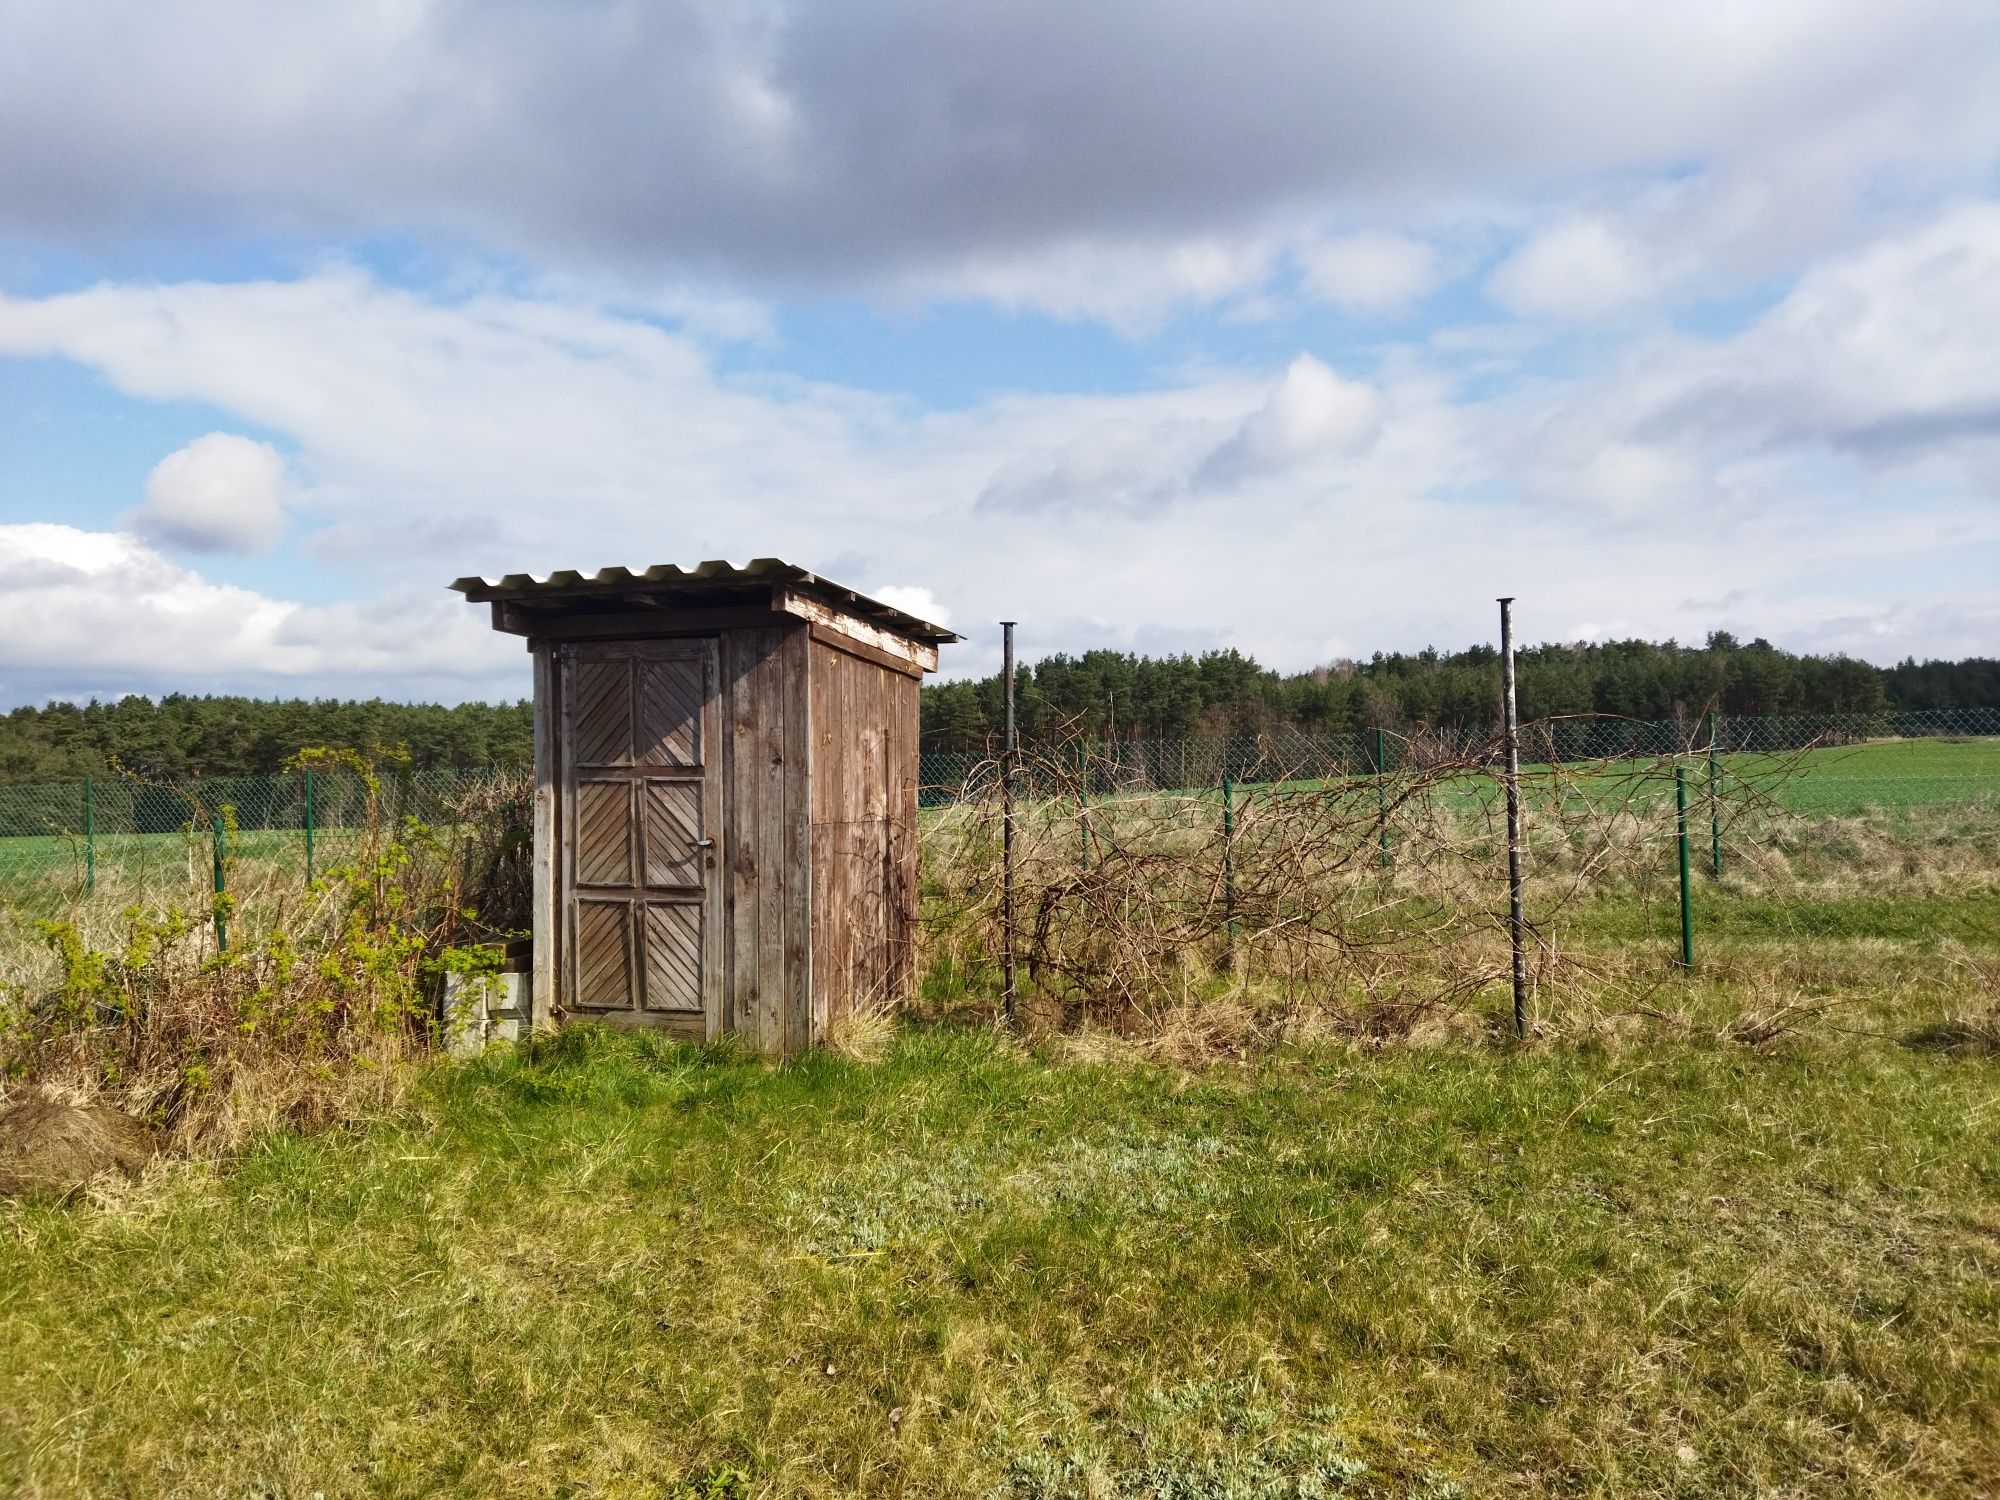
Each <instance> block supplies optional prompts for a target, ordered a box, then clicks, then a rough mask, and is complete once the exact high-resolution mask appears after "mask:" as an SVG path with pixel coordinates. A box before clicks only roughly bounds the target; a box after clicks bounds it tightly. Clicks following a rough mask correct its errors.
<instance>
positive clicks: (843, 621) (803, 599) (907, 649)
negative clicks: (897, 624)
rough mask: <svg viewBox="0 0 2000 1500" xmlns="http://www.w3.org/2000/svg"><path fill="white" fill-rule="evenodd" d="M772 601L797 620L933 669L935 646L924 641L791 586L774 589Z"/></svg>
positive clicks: (928, 669) (924, 667)
mask: <svg viewBox="0 0 2000 1500" xmlns="http://www.w3.org/2000/svg"><path fill="white" fill-rule="evenodd" d="M772 603H773V605H774V606H775V607H776V608H777V609H779V610H781V611H783V612H784V613H786V614H789V615H796V616H797V617H798V618H799V619H801V620H805V621H808V622H810V623H812V624H814V625H823V626H825V627H827V628H828V629H830V630H835V631H838V632H839V633H840V634H842V635H844V636H847V637H849V638H850V639H853V640H856V641H859V642H860V643H861V644H863V645H865V646H872V647H874V648H875V649H876V650H877V651H885V652H887V653H888V654H889V655H891V656H896V657H900V658H902V659H903V660H905V661H907V662H909V663H910V664H911V665H912V666H915V667H919V668H921V669H922V670H924V671H926V672H935V671H936V670H937V662H938V653H937V647H936V646H934V645H932V644H931V643H930V642H928V641H913V640H911V639H910V638H909V637H908V636H905V635H898V634H896V632H895V631H893V630H886V629H884V628H883V627H882V626H880V625H875V624H871V623H870V622H868V621H866V620H862V619H857V618H856V617H855V616H853V615H850V614H848V613H847V612H846V611H845V610H840V609H836V608H834V607H833V606H832V605H830V604H827V603H824V602H823V601H821V600H818V599H814V598H811V597H809V596H807V595H805V594H801V593H797V592H795V591H793V590H791V589H778V590H776V591H775V592H774V594H773V596H772Z"/></svg>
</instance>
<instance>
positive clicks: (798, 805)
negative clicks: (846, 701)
mask: <svg viewBox="0 0 2000 1500" xmlns="http://www.w3.org/2000/svg"><path fill="white" fill-rule="evenodd" d="M721 639H722V688H721V693H722V710H723V724H724V733H723V737H724V740H725V745H724V756H723V763H722V775H723V783H722V803H723V814H722V817H723V839H722V843H723V860H722V864H723V870H722V872H721V873H722V879H724V880H725V881H726V882H727V886H726V889H725V891H724V906H725V909H726V911H727V912H728V919H727V926H728V949H727V961H726V968H725V975H726V977H725V981H724V998H723V1018H722V1024H723V1026H724V1027H725V1028H726V1029H728V1030H732V1031H736V1032H740V1033H742V1034H743V1035H744V1036H745V1037H746V1038H748V1039H749V1040H751V1041H753V1042H754V1043H755V1044H756V1045H757V1046H758V1047H759V1048H761V1049H763V1050H764V1051H767V1052H772V1053H792V1052H797V1051H800V1050H801V1049H803V1048H805V1047H807V1046H809V1045H810V1044H811V1043H812V1041H813V1040H814V1034H815V1029H814V1026H813V994H812V987H811V977H812V976H811V969H810V960H811V926H812V889H813V881H812V871H811V864H810V861H811V856H812V832H811V828H810V825H809V823H808V818H809V816H810V801H809V794H810V790H811V788H810V786H809V784H808V781H807V764H808V761H809V758H810V757H809V755H808V753H807V740H806V736H807V727H808V724H809V719H808V698H807V683H806V679H807V650H808V646H809V644H810V643H809V639H808V636H807V632H806V628H805V626H804V625H803V624H800V625H795V626H774V627H771V628H768V629H764V628H759V629H749V630H725V631H723V632H722V637H721Z"/></svg>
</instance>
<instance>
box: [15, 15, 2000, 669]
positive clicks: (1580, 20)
mask: <svg viewBox="0 0 2000 1500" xmlns="http://www.w3.org/2000/svg"><path fill="white" fill-rule="evenodd" d="M1996 168H2000V11H1997V10H1996V9H1995V8H1994V7H1993V6H1991V5H1990V4H1986V3H1956V0H1912V3H1909V4H1905V5H1900V6H1896V7H1883V6H1879V5H1873V4H1859V3H1842V0H1822V3H1814V4H1805V3H1789V0H1771V3H1768V4H1763V5H1758V6H1752V7H1745V6H1740V5H1732V4H1712V5H1704V4H1693V5H1689V6H1682V7H1672V8H1663V7H1657V6H1650V7H1649V6H1641V5H1621V4H1611V5H1604V4H1592V5H1582V4H1557V3H1546V0H1524V3H1522V4H1519V5H1515V6H1509V7H1491V6H1470V5H1467V6H1452V5H1445V6H1440V7H1437V8H1427V9H1425V10H1424V11H1423V12H1422V13H1421V14H1418V13H1416V12H1415V11H1414V10H1412V11H1410V12H1409V13H1407V14H1406V13H1404V12H1403V11H1402V10H1400V9H1398V10H1394V11H1392V10H1391V9H1389V8H1383V7H1363V6H1327V5H1323V4H1312V5H1306V4H1293V3H1278V0H1251V3H1236V4H1232V5H1228V6H1223V5H1212V4H1206V5H1194V4H1180V3H1172V0H1165V3H1162V0H1149V3H1139V0H1105V3H1103V4H1101V5H1098V6H1094V7H1091V8H1089V9H1088V10H1079V9H1078V8H1076V7H1074V6H1067V5H1058V4H1054V3H1045V0H1012V3H1008V4H1004V5H1003V4H997V3H996V4H971V5H965V6H954V7H947V8H939V7H935V6H925V5H917V4H914V3H895V0H850V3H846V4H842V5H838V6H834V5H803V4H779V3H749V4H725V3H721V0H685V3H659V4H647V5H636V4H619V3H591V4H581V5H564V6H553V5H540V4H532V3H525V0H520V3H516V0H508V3H494V4H490V5H483V6H477V7H466V6H459V5H451V4H442V3H438V4H427V3H421V0H412V3H405V4H396V5H388V6H375V7H337V8H303V7H300V8H294V7H289V6H252V5H225V4H203V3H194V4H187V5H179V6H175V7H171V8H168V7H158V8H150V9H146V10H143V11H138V12H135V11H133V10H132V9H131V8H129V7H123V6H110V5H100V4H97V3H94V0H76V3H69V4H61V5H57V4H49V3H23V0H16V3H0V704H5V703H16V702H24V701H39V700H41V699H43V698H46V697H48V696H50V695H64V696H75V695H88V694H108V693H117V692H123V691H146V692H159V691H167V690H176V689H179V690H195V691H201V690H230V691H247V692H257V693H292V692H305V693H342V694H349V693H353V694H375V693H380V694H384V695H387V696H394V697H433V696H434V697H442V698H446V699H456V698H462V697H466V696H500V695H506V696H512V695H515V694H518V693H520V692H521V691H523V690H524V684H525V676H524V661H523V659H522V658H521V656H520V654H519V652H518V649H517V645H516V643H511V642H507V641H501V640H496V639H494V638H492V637H491V636H490V633H489V632H487V631H486V630H485V628H484V624H483V622H482V620H481V619H480V617H479V614H478V612H477V611H476V610H472V609H469V608H467V607H465V606H464V605H463V604H462V603H460V602H459V601H458V600H457V597H456V596H455V595H451V594H449V593H447V592H445V590H444V589H443V585H444V584H445V583H447V582H448V581H449V580H450V579H452V578H454V577H457V576H459V575H461V574H465V573H470V572H486V573H489V574H491V573H499V572H503V571H514V570H526V571H534V572H542V571H547V570H551V569H555V568H561V567H581V568H595V567H598V566H603V565H607V564H614V563H622V564H627V565H634V566H637V565H643V564H647V563H651V562H662V561H678V562H683V563H691V562H694V561H698V560H701V559H703V558H707V557H728V558H731V559H735V560H738V561H741V560H744V559H747V558H749V557H752V556H759V555H780V556H784V557H787V558H789V559H791V560H793V561H797V562H802V563H804V564H806V565H807V566H810V567H813V568H814V569H816V570H817V571H820V572H823V573H826V574H828V575H830V576H833V577H837V578H839V579H841V580H842V581H843V582H846V583H850V584H852V585H854V586H856V587H859V588H863V589H866V590H870V591H874V592H877V593H883V594H887V595H889V596H891V597H893V598H895V599H896V600H897V601H898V602H901V603H904V604H906V605H908V606H910V607H913V608H916V609H918V610H919V611H920V612H928V613H931V614H933V615H936V616H939V617H942V618H945V619H947V620H948V622H949V623H950V624H952V625H953V626H955V627H956V628H958V629H960V630H962V631H965V632H966V633H967V634H968V635H969V636H970V637H971V638H972V639H970V640H969V641H968V642H967V643H966V644H965V645H964V646H962V647H959V648H956V650H955V651H954V652H952V653H950V660H949V661H948V663H947V667H948V669H949V670H956V671H967V672H969V671H985V670H991V669H992V667H993V666H994V665H995V663H996V658H997V641H996V640H994V639H993V637H994V636H995V634H996V632H995V630H994V628H993V626H992V624H991V622H992V621H994V620H997V619H999V618H1002V617H1011V618H1018V619H1020V620H1021V621H1022V622H1023V623H1022V643H1023V646H1024V648H1025V650H1026V651H1027V652H1028V654H1029V655H1031V656H1032V655H1035V654H1039V653H1041V652H1045V651H1054V650H1078V649H1083V648H1086V647H1091V646H1098V645H1112V646H1119V647H1124V648H1128V649H1139V650H1182V649H1201V648H1203V647H1207V646H1213V645H1234V646H1238V647H1241V648H1243V649H1246V650H1250V651H1253V652H1255V653H1256V654H1257V655H1258V656H1259V657H1260V658H1262V659H1264V660H1266V661H1268V662H1270V663H1271V664H1273V665H1278V666H1282V667H1288V668H1298V667H1305V666H1310V665H1313V664H1315V663H1318V662H1322V661H1328V660H1332V659H1335V658H1338V657H1341V656H1347V655H1366V654H1367V653H1369V652H1371V651H1374V650H1377V649H1408V648H1414V647H1418V646H1422V645H1425V644H1431V643H1436V644H1439V645H1446V646H1452V645H1459V644H1464V643H1467V642H1470V641H1473V640H1479V639H1487V638H1490V636H1491V634H1492V603H1491V601H1492V599H1493V597H1494V596H1495V595H1497V594H1502V593H1507V594H1514V595H1517V596H1519V598H1520V601H1521V602H1520V604H1519V606H1518V610H1519V617H1520V620H1521V625H1522V629H1523V631H1524V633H1525V634H1527V635H1528V636H1529V637H1531V638H1535V639H1580V638H1602V637H1605V636H1610V635H1623V634H1640V635H1648V636H1656V637H1663V636H1669V635H1672V636H1677V637H1679V638H1682V639H1698V638H1699V637H1700V636H1701V635H1703V634H1704V633H1706V632H1707V631H1708V630H1710V629H1716V628H1725V629H1729V630H1732V631H1734V632H1736V633H1737V634H1739V635H1744V636H1749V635H1764V636H1768V637H1770V638H1772V639H1774V640H1777V641H1780V642H1782V643H1784V644H1786V645H1789V646H1792V647H1795V648H1797V649H1801V650H1810V651H1826V652H1835V651H1841V652H1851V653H1855V654H1859V655H1862V656H1866V657H1868V658H1870V659H1873V660H1877V661H1888V660H1893V659H1896V658H1899V657H1901V656H1904V655H1917V656H1925V655H1944V656H1957V655H1963V654H1974V653H1985V654H1991V653H1994V652H1996V651H2000V590H1996V580H2000V362H1996V361H1995V360H1994V359H1993V358H1992V357H1991V353H1990V351H1991V350H1992V349H1993V348H1994V347H1996V346H2000V192H1996V188H1997V187H2000V184H1997V183H1996Z"/></svg>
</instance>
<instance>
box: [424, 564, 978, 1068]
mask: <svg viewBox="0 0 2000 1500" xmlns="http://www.w3.org/2000/svg"><path fill="white" fill-rule="evenodd" d="M452 587H453V588H455V589H457V590H458V591H459V592H460V593H462V594H464V595H465V597H466V598H467V599H469V600H473V601H476V602H482V603H487V604H490V605H491V606H492V610H493V628H494V629H496V630H502V631H506V632H508V633H510V634H513V635H519V636H525V637H526V638H527V644H528V650H529V651H530V652H531V653H532V655H533V657H534V682H535V690H534V705H535V799H534V841H535V863H534V870H535V886H534V958H533V978H532V983H531V1001H530V1004H531V1009H532V1015H533V1018H534V1020H535V1021H536V1023H537V1024H546V1023H547V1022H548V1021H550V1020H551V1019H555V1018H560V1017H563V1016H587V1017H593V1018H597V1019H600V1020H605V1021H611V1022H614V1023H618V1024H622V1025H636V1026H657V1027H662V1028H664V1029H666V1030H667V1031H669V1032H671V1033H673V1034H674V1035H676V1036H681V1037H686V1038H690V1039H695V1040H700V1039H705V1038H709V1037H713V1036H716V1035H717V1034H719V1033H721V1032H725V1031H731V1032H737V1033H740V1034H741V1035H743V1036H745V1037H746V1038H748V1039H750V1040H751V1041H753V1042H754V1043H755V1044H756V1045H757V1046H759V1047H761V1048H763V1049H764V1050H766V1051H768V1052H772V1053H778V1054H789V1053H792V1052H796V1051H798V1050H799V1049H801V1048H803V1047H806V1046H808V1045H810V1044H811V1043H813V1042H814V1041H817V1040H818V1039H819V1038H820V1037H821V1036H823V1035H824V1033H825V1030H826V1026H827V1024H828V1022H830V1021H834V1020H837V1019H838V1018H839V1017H841V1016H842V1015H844V1014H847V1013H848V1012H850V1011H852V1010H854V1009H855V1008H856V1007H858V1006H863V1005H866V1004H867V1003H869V1002H870V1001H872V1000H875V999H879V998H885V997H888V996H893V995H895V994H897V993H898V992H899V991H900V990H901V989H902V988H903V986H904V984H905V982H906V981H907V979H908V977H909V973H910V965H911V957H912V953H911V942H912V938H913V936H914V932H915V926H916V905H917V842H916V817H917V687H918V683H919V682H920V681H921V680H922V677H923V674H924V673H925V672H927V671H932V670H934V669H935V668H936V666H937V653H938V647H939V646H940V645H941V644H943V643H945V642H948V641H955V640H957V639H958V637H957V636H955V635H953V634H952V633H951V632H950V631H948V630H944V629H942V628H940V627H939V626H936V625H932V624H930V623H928V622H926V621H923V620H920V619H918V618H916V617H915V616H914V615H910V614H907V613H905V612H904V611H902V610H899V609H896V608H894V607H892V606H890V605H887V604H883V603H881V602H879V601H877V600H874V599H869V598H866V597H864V596H863V595H860V594H857V593H855V592H854V591H853V590H852V589H846V588H842V587H840V586H839V585H838V584H834V583H829V582H828V581H827V580H825V579H823V578H819V577H815V576H814V575H813V574H812V573H809V572H807V571H806V570H805V569H804V568H800V567H795V566H793V565H792V564H790V563H785V562H780V561H778V560H777V559H775V558H760V559H758V560H757V561H755V562H752V563H750V564H749V565H748V566H747V567H741V568H738V567H732V566H731V565H729V564H728V563H724V562H706V563H702V564H701V565H700V566H698V567H695V568H690V569H685V570H684V569H681V568H677V567H654V568H648V569H646V570H645V571H644V572H632V571H630V570H628V569H625V568H607V569H605V570H604V571H602V572H599V573H595V574H590V575H585V574H581V573H571V572H564V573H554V574H551V575H550V576H549V577H547V578H534V577H530V576H529V575H527V574H525V573H510V574H509V575H508V576H506V577H505V578H502V579H500V580H499V581H498V582H488V581H487V580H486V579H483V578H461V579H460V580H459V581H458V582H457V583H455V584H453V585H452Z"/></svg>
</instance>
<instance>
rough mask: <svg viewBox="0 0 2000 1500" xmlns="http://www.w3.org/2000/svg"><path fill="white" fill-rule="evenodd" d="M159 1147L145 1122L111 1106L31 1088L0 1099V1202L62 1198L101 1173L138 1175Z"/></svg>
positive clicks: (157, 1152)
mask: <svg viewBox="0 0 2000 1500" xmlns="http://www.w3.org/2000/svg"><path fill="white" fill-rule="evenodd" d="M159 1149H160V1148H159V1141H158V1138H157V1137H155V1135H154V1134H153V1131H152V1129H151V1128H150V1127H149V1126H148V1125H147V1124H146V1123H145V1122H144V1121H143V1120H136V1119H134V1118H133V1117H132V1116H131V1115H128V1114H126V1113H124V1112H123V1111H122V1110H116V1109H112V1108H111V1107H110V1106H109V1105H104V1104H65V1103H64V1102H63V1101H62V1100H60V1099H53V1098H50V1097H49V1096H48V1095H47V1094H44V1093H42V1092H40V1091H39V1090H35V1089H24V1090H22V1091H21V1092H20V1093H18V1094H14V1095H12V1096H11V1097H9V1098H7V1099H4V1100H0V1198H23V1197H27V1196H28V1195H30V1194H34V1195H37V1196H40V1195H44V1194H46V1195H49V1196H53V1197H63V1196H66V1195H68V1194H70V1193H73V1192H75V1191H76V1190H77V1189H78V1188H80V1187H82V1186H83V1185H84V1184H85V1183H87V1182H89V1181H90V1179H91V1178H93V1177H95V1176H97V1174H98V1173H100V1172H111V1171H117V1172H124V1173H126V1174H127V1175H131V1174H134V1173H137V1172H138V1170H139V1169H140V1168H141V1167H143V1166H145V1164H146V1163H147V1162H149V1161H151V1160H152V1159H153V1158H154V1157H155V1156H156V1155H158V1154H159Z"/></svg>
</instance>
